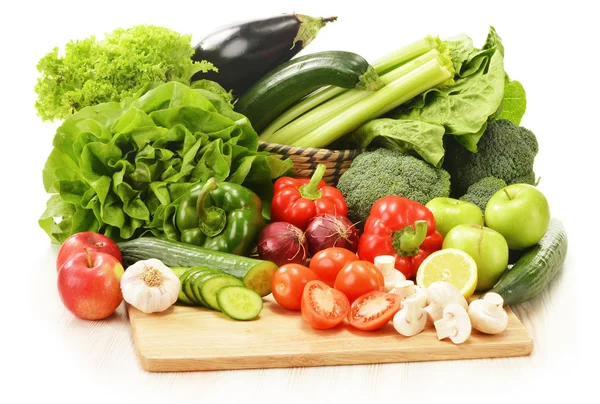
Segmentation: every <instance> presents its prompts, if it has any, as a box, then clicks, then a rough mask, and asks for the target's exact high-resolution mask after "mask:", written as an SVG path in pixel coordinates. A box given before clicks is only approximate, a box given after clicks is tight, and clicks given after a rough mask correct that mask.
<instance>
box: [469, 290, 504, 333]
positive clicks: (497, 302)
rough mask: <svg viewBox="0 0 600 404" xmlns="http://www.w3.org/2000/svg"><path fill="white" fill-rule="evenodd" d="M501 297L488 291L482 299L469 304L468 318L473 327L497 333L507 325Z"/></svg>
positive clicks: (484, 331) (485, 331)
mask: <svg viewBox="0 0 600 404" xmlns="http://www.w3.org/2000/svg"><path fill="white" fill-rule="evenodd" d="M502 305H503V299H502V297H501V296H500V295H497V294H496V293H488V294H487V295H485V296H484V298H483V299H478V300H473V301H472V302H471V304H469V310H468V313H469V318H470V319H471V323H472V325H473V328H475V329H476V330H478V331H481V332H483V333H485V334H499V333H501V332H503V331H504V330H505V329H506V327H507V326H508V314H507V313H506V311H505V310H504V308H503V306H502Z"/></svg>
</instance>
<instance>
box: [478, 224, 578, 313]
mask: <svg viewBox="0 0 600 404" xmlns="http://www.w3.org/2000/svg"><path fill="white" fill-rule="evenodd" d="M567 249H568V240H567V233H566V231H565V228H564V226H563V224H562V222H560V221H559V220H558V219H555V218H552V219H551V220H550V224H549V226H548V230H547V231H546V234H544V237H542V239H541V240H540V241H539V242H538V243H537V244H536V245H535V246H533V247H531V248H530V249H528V250H527V251H526V252H525V253H524V254H523V255H522V256H521V258H519V259H518V260H517V262H516V263H515V264H514V265H513V266H512V268H511V269H510V270H509V271H508V272H506V273H505V274H504V275H503V276H502V278H500V280H499V281H498V282H497V283H496V285H494V287H493V288H492V289H491V290H489V291H488V292H487V293H490V292H494V293H498V294H499V295H500V296H502V298H503V299H504V305H505V306H507V305H517V304H520V303H523V302H525V301H527V300H530V299H533V298H534V297H536V296H538V295H539V294H540V293H542V291H543V290H544V289H545V288H546V286H547V285H548V283H550V281H551V280H552V279H553V278H554V277H555V276H556V274H557V273H558V272H559V271H560V269H561V268H562V266H563V263H564V262H565V259H566V257H567Z"/></svg>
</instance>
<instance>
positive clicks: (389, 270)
mask: <svg viewBox="0 0 600 404" xmlns="http://www.w3.org/2000/svg"><path fill="white" fill-rule="evenodd" d="M373 264H374V265H375V266H376V267H377V269H379V271H380V272H381V274H382V275H383V279H384V282H385V286H384V288H385V291H386V292H389V291H390V290H392V289H393V288H394V287H395V286H396V285H397V284H398V283H399V282H402V281H405V280H406V277H405V276H404V274H403V273H402V272H400V271H398V270H397V269H396V268H395V265H396V257H394V256H393V255H378V256H376V257H375V259H374V260H373Z"/></svg>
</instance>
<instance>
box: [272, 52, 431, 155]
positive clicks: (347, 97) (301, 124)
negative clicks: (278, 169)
mask: <svg viewBox="0 0 600 404" xmlns="http://www.w3.org/2000/svg"><path fill="white" fill-rule="evenodd" d="M439 55H440V53H439V52H438V51H437V50H436V49H431V50H430V51H428V52H427V53H425V54H423V55H421V56H419V57H417V58H416V59H413V60H412V61H410V62H408V63H405V64H403V65H401V66H400V67H398V68H396V69H394V70H392V71H390V72H389V73H387V74H384V75H383V76H381V80H382V81H383V82H384V83H385V85H386V86H387V85H389V84H390V83H393V82H394V81H396V80H398V79H399V78H400V77H402V76H404V75H405V74H408V73H410V72H411V71H413V70H415V69H416V68H417V67H419V66H422V65H423V64H425V63H427V62H429V61H430V60H433V59H435V58H437V57H438V56H439ZM384 88H385V87H384ZM371 95H372V93H370V92H367V91H362V90H348V91H346V92H344V93H343V94H341V95H339V96H337V97H336V98H334V99H332V100H329V101H327V102H325V103H323V104H322V105H320V106H318V107H317V108H315V109H313V110H311V111H310V112H308V113H307V114H305V115H304V116H301V117H300V118H298V119H296V120H295V121H293V122H290V123H289V124H287V125H286V126H285V127H283V128H281V129H279V130H278V131H276V132H275V133H272V134H270V135H269V136H268V137H267V138H266V139H261V140H265V141H269V142H274V143H281V144H292V143H293V142H294V141H295V140H298V139H299V136H298V134H299V133H300V134H308V133H310V132H311V131H313V130H315V129H317V128H318V127H319V126H321V125H324V124H325V123H326V122H327V121H329V120H331V119H332V116H334V115H336V114H337V111H341V110H344V109H347V108H349V107H351V106H352V105H354V104H356V103H357V102H359V101H361V100H363V99H365V98H367V97H369V96H371Z"/></svg>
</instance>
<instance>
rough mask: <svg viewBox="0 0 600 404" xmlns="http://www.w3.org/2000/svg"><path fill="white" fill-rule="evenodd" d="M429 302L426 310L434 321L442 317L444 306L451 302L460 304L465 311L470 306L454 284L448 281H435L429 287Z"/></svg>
mask: <svg viewBox="0 0 600 404" xmlns="http://www.w3.org/2000/svg"><path fill="white" fill-rule="evenodd" d="M427 303H428V305H427V307H425V311H426V312H427V314H429V317H430V318H431V321H434V322H435V321H437V320H439V319H440V318H442V314H443V311H444V308H445V307H446V306H447V305H449V304H452V303H456V304H459V305H461V306H462V307H463V308H464V309H465V311H466V310H467V309H468V308H469V304H468V303H467V299H465V297H464V296H463V295H462V294H461V293H460V291H459V290H458V289H457V288H456V287H455V286H454V285H452V284H451V283H450V282H446V281H437V282H433V283H432V284H431V285H429V286H428V287H427Z"/></svg>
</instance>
